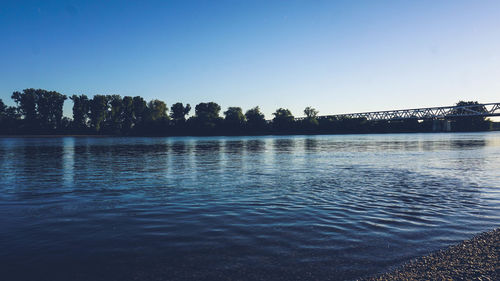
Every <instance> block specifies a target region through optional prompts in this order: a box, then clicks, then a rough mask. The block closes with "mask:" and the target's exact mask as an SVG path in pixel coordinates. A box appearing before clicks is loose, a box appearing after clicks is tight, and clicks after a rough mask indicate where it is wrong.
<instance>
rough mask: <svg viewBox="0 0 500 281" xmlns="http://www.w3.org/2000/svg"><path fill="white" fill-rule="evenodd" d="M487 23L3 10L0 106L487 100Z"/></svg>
mask: <svg viewBox="0 0 500 281" xmlns="http://www.w3.org/2000/svg"><path fill="white" fill-rule="evenodd" d="M499 15H500V2H499V1H241V0H234V1H2V2H1V5H0V42H1V44H0V62H1V63H0V99H3V100H4V101H5V102H7V103H8V104H11V103H12V102H11V101H10V95H11V94H12V92H13V91H16V90H22V89H24V88H30V87H33V88H44V89H48V90H56V91H59V92H61V93H64V94H66V95H72V94H87V95H90V96H92V95H94V94H121V95H141V96H143V97H145V98H146V99H148V100H149V99H153V98H158V99H161V100H164V101H165V102H167V104H168V105H169V106H170V105H171V104H173V103H175V102H183V103H190V104H191V105H193V106H194V105H196V104H197V103H199V102H207V101H214V102H217V103H219V104H220V105H221V106H222V108H223V110H225V109H226V108H227V107H228V106H240V107H242V108H243V109H244V110H247V109H249V108H251V107H253V106H256V105H259V106H260V107H261V109H262V110H263V111H264V113H265V114H266V117H267V118H272V116H271V113H272V112H274V111H275V110H276V109H277V108H278V107H285V108H289V109H291V110H292V113H293V114H295V115H296V116H301V115H303V114H302V110H303V109H304V107H306V106H313V107H315V108H317V109H318V110H319V111H320V114H335V113H346V112H360V111H375V110H384V109H402V108H413V107H426V106H441V105H452V104H454V103H456V102H457V101H458V100H477V101H480V102H499V101H500V51H499V50H500V16H499ZM65 112H66V114H67V115H71V103H70V102H67V105H66V108H65Z"/></svg>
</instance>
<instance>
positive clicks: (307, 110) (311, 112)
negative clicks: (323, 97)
mask: <svg viewBox="0 0 500 281" xmlns="http://www.w3.org/2000/svg"><path fill="white" fill-rule="evenodd" d="M318 113H319V111H317V110H316V109H314V108H312V107H310V106H308V107H306V108H305V109H304V114H305V115H306V117H307V118H316V116H318Z"/></svg>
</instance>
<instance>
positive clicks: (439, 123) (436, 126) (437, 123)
mask: <svg viewBox="0 0 500 281" xmlns="http://www.w3.org/2000/svg"><path fill="white" fill-rule="evenodd" d="M432 131H433V132H450V131H451V121H450V120H443V119H434V120H432Z"/></svg>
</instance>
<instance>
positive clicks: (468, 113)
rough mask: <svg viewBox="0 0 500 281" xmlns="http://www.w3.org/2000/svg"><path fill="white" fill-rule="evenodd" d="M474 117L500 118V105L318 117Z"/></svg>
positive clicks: (435, 118)
mask: <svg viewBox="0 0 500 281" xmlns="http://www.w3.org/2000/svg"><path fill="white" fill-rule="evenodd" d="M474 116H481V117H490V116H500V103H483V104H471V105H462V106H442V107H428V108H415V109H401V110H386V111H373V112H362V113H348V114H336V115H323V116H318V117H317V119H327V118H328V119H330V118H332V119H338V120H340V119H353V118H364V119H366V120H370V121H379V120H404V119H418V120H428V119H433V120H438V119H449V118H453V117H474ZM305 118H306V117H299V118H295V119H296V120H303V119H305Z"/></svg>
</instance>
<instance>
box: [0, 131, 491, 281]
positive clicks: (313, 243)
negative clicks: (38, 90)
mask: <svg viewBox="0 0 500 281" xmlns="http://www.w3.org/2000/svg"><path fill="white" fill-rule="evenodd" d="M0 170H1V174H0V249H1V250H0V276H2V279H3V280H271V279H272V280H313V279H315V280H318V279H319V280H350V279H356V278H360V277H363V276H368V275H371V274H376V273H378V272H383V271H386V270H390V269H391V268H394V267H395V266H398V265H400V264H402V263H404V262H406V261H408V260H409V259H412V258H415V257H418V256H420V255H424V254H428V253H429V252H431V251H436V250H438V249H440V248H442V247H446V246H448V245H451V244H453V243H457V242H459V241H460V240H463V239H467V238H470V237H472V236H473V235H474V234H477V233H479V232H483V231H487V230H490V229H493V228H495V227H498V226H500V133H498V132H489V133H467V134H459V133H455V134H445V133H441V134H388V135H335V136H264V137H210V138H195V137H186V138H83V137H82V138H72V137H67V138H0Z"/></svg>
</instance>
